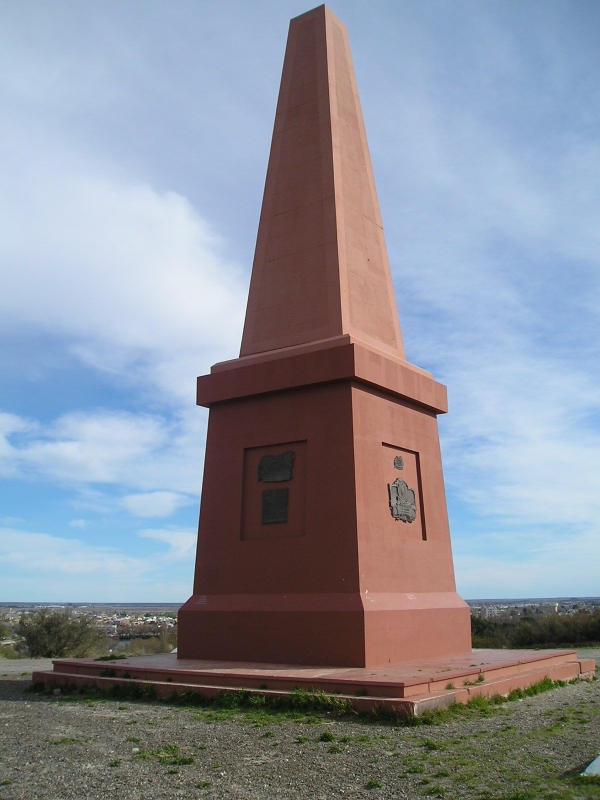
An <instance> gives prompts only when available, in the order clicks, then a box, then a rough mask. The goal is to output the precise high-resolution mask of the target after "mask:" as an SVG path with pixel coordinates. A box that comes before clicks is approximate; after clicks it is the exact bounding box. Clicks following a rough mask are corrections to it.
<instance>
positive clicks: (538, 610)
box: [467, 597, 600, 621]
mask: <svg viewBox="0 0 600 800" xmlns="http://www.w3.org/2000/svg"><path fill="white" fill-rule="evenodd" d="M467 603H468V604H469V606H470V608H471V614H472V615H473V616H476V617H483V618H484V619H492V620H497V621H501V620H513V621H514V620H517V619H519V618H521V617H535V616H545V615H546V614H558V615H559V616H572V615H573V614H577V613H579V612H581V611H587V612H589V613H592V612H594V611H597V610H598V609H600V597H544V598H537V597H530V598H524V599H521V600H467Z"/></svg>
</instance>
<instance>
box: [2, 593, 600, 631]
mask: <svg viewBox="0 0 600 800" xmlns="http://www.w3.org/2000/svg"><path fill="white" fill-rule="evenodd" d="M467 603H468V604H469V606H470V608H471V613H472V614H473V615H474V616H478V617H483V618H484V619H494V620H497V619H503V618H504V619H512V620H516V619H519V618H520V617H523V616H540V615H546V614H558V615H572V614H576V613H578V612H580V611H588V612H593V611H596V610H598V609H600V597H550V598H548V597H545V598H522V599H517V600H512V599H511V600H467ZM180 606H181V603H0V618H2V619H4V620H5V621H6V622H8V623H9V624H11V623H12V624H15V623H17V622H18V621H19V619H20V618H21V616H23V615H25V616H27V615H29V614H34V613H35V612H36V611H39V609H41V608H47V609H54V610H69V611H71V612H72V613H73V614H74V615H75V616H79V615H86V616H90V617H93V619H94V621H95V623H96V626H97V627H98V628H99V629H100V630H102V631H103V632H104V633H105V634H106V635H107V636H111V637H117V638H119V639H123V640H129V639H133V638H147V637H149V636H156V635H157V632H158V630H159V629H164V628H176V627H177V611H178V609H179V608H180Z"/></svg>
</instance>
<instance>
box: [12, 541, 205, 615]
mask: <svg viewBox="0 0 600 800" xmlns="http://www.w3.org/2000/svg"><path fill="white" fill-rule="evenodd" d="M141 535H143V536H144V537H145V538H148V539H155V540H156V541H159V542H163V543H166V544H168V545H169V550H168V552H167V554H166V555H165V554H164V553H163V552H156V553H154V554H149V555H146V556H144V557H132V556H130V555H127V554H126V553H124V552H123V551H121V550H118V549H116V548H113V547H100V546H97V545H94V544H88V543H85V542H83V541H81V540H80V539H71V538H68V539H67V538H63V537H59V536H50V535H48V534H45V533H31V532H28V531H23V530H18V529H15V528H0V583H1V585H2V594H3V596H4V597H5V598H6V599H10V600H13V601H52V600H54V601H64V600H68V601H72V602H83V601H88V602H107V601H112V602H144V601H146V602H147V601H148V599H149V598H153V599H156V600H157V601H163V602H183V601H184V600H185V599H186V598H187V596H188V595H189V594H190V593H191V579H192V572H193V544H194V540H195V537H194V535H193V533H191V532H189V531H183V530H181V531H175V530H173V531H170V530H167V531H143V532H142V533H141ZM165 560H166V561H167V562H169V564H170V568H169V570H165V566H164V565H165Z"/></svg>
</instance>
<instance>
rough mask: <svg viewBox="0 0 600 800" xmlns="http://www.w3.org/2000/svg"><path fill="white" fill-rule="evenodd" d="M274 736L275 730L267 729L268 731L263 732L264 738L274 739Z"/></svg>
mask: <svg viewBox="0 0 600 800" xmlns="http://www.w3.org/2000/svg"><path fill="white" fill-rule="evenodd" d="M273 736H275V734H274V733H273V731H267V732H266V733H263V739H272V738H273Z"/></svg>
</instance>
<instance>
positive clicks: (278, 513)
mask: <svg viewBox="0 0 600 800" xmlns="http://www.w3.org/2000/svg"><path fill="white" fill-rule="evenodd" d="M289 497H290V490H289V489H265V490H264V491H263V493H262V514H261V522H262V524H263V525H269V524H270V523H272V522H287V518H288V501H289Z"/></svg>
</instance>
